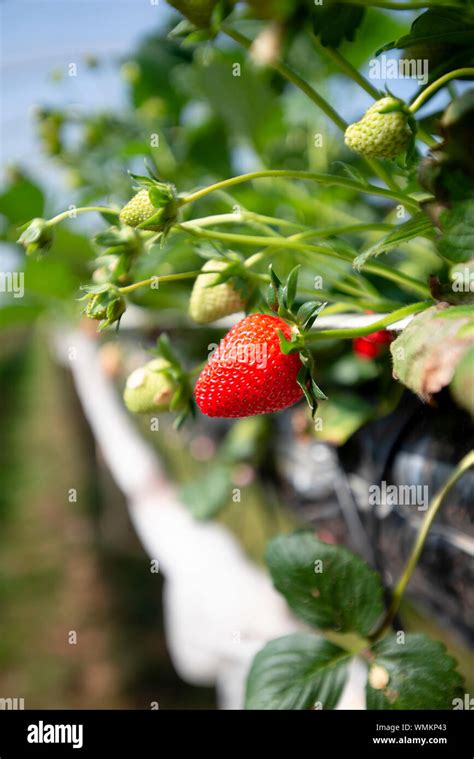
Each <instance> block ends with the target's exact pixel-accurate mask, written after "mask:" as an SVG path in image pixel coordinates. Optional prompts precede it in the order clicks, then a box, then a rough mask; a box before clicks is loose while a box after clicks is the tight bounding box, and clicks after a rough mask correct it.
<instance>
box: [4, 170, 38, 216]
mask: <svg viewBox="0 0 474 759" xmlns="http://www.w3.org/2000/svg"><path fill="white" fill-rule="evenodd" d="M0 213H1V214H3V215H4V216H6V218H7V219H8V221H9V222H10V223H11V224H21V223H24V222H25V221H27V220H28V219H32V218H33V217H38V216H42V215H43V213H44V196H43V193H42V191H41V190H40V188H39V187H38V186H37V185H35V184H33V182H31V181H30V180H29V179H27V178H26V177H21V178H20V179H19V180H18V181H17V182H14V183H12V184H11V185H10V187H8V189H7V190H6V191H5V192H4V193H2V194H1V195H0Z"/></svg>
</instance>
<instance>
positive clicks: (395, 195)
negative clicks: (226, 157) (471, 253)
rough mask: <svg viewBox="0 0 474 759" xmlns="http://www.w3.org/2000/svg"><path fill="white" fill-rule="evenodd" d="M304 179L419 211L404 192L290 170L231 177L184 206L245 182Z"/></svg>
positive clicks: (203, 190) (185, 199)
mask: <svg viewBox="0 0 474 759" xmlns="http://www.w3.org/2000/svg"><path fill="white" fill-rule="evenodd" d="M277 178H280V179H304V180H308V181H312V182H318V183H320V184H323V185H325V186H327V187H345V188H346V189H348V190H354V191H355V192H360V193H364V194H367V195H378V196H379V197H382V198H387V199H388V200H394V201H396V202H397V203H401V204H403V205H404V206H405V207H406V208H409V209H410V210H412V211H418V210H419V205H418V201H417V200H415V198H412V197H410V196H409V195H404V194H403V193H402V192H400V191H399V190H398V191H395V190H387V189H385V188H384V187H378V186H377V185H373V184H362V183H361V182H357V181H355V180H354V179H350V177H343V176H336V175H333V174H322V173H317V172H313V171H296V170H295V171H292V170H290V169H268V170H263V171H250V172H248V173H246V174H240V175H239V176H236V177H230V178H229V179H223V180H222V181H220V182H215V183H214V184H212V185H209V186H208V187H203V188H201V189H200V190H196V192H192V193H190V194H189V195H186V196H184V197H183V198H182V199H181V200H182V203H181V204H182V205H185V204H187V203H194V201H196V200H200V199H201V198H204V197H205V196H206V195H209V194H210V193H212V192H216V190H223V189H226V188H228V187H233V186H234V185H237V184H242V183H243V182H250V181H252V180H254V179H277Z"/></svg>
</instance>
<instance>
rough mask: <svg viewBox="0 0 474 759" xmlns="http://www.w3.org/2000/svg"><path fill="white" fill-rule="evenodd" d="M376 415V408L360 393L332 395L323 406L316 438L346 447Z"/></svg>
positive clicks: (319, 415) (319, 412) (320, 411)
mask: <svg viewBox="0 0 474 759" xmlns="http://www.w3.org/2000/svg"><path fill="white" fill-rule="evenodd" d="M373 414H374V407H373V406H372V405H371V404H370V403H369V402H368V401H366V400H365V399H364V398H363V397H362V396H361V395H359V394H358V393H351V392H350V391H348V392H339V393H331V397H330V398H329V400H328V401H327V403H323V404H321V407H320V409H319V411H318V419H320V420H321V425H320V428H319V427H318V426H316V436H317V438H318V439H319V440H324V441H326V442H328V443H331V444H332V445H344V443H346V442H347V440H349V438H350V437H351V436H352V435H353V434H354V433H355V432H357V430H358V429H360V428H361V427H362V425H364V424H365V423H366V422H367V421H368V420H369V419H370V418H371V417H372V416H373Z"/></svg>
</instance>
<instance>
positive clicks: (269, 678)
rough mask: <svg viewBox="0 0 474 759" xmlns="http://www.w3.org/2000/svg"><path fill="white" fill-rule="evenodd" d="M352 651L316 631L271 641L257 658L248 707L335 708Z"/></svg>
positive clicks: (268, 708) (246, 703) (247, 695)
mask: <svg viewBox="0 0 474 759" xmlns="http://www.w3.org/2000/svg"><path fill="white" fill-rule="evenodd" d="M349 658H350V655H349V654H348V653H347V652H346V651H344V650H343V649H342V648H339V646H335V645H334V644H333V643H330V642H329V641H327V640H325V638H323V637H321V636H319V635H314V634H312V633H294V634H293V635H285V636H284V637H283V638H277V639H276V640H272V641H270V643H267V645H266V646H265V648H263V649H262V650H261V651H259V653H258V654H257V655H256V657H255V659H254V660H253V664H252V668H251V670H250V673H249V676H248V680H247V691H246V696H245V708H246V709H264V710H302V709H310V708H311V707H314V706H315V705H317V708H322V709H334V707H335V706H336V704H337V702H338V700H339V698H340V696H341V693H342V689H343V687H344V683H345V681H346V677H347V664H348V661H349Z"/></svg>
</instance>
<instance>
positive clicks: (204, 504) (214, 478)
mask: <svg viewBox="0 0 474 759" xmlns="http://www.w3.org/2000/svg"><path fill="white" fill-rule="evenodd" d="M230 494H231V478H230V467H229V466H227V465H223V464H217V465H215V466H213V467H212V468H211V470H210V471H209V473H208V474H206V475H205V476H204V477H201V478H200V479H198V480H197V481H196V480H193V481H192V482H190V483H188V484H186V485H184V486H183V487H182V488H181V497H182V499H183V502H184V503H185V504H186V506H188V508H189V510H190V511H191V513H192V514H193V516H194V517H195V519H210V518H211V517H213V516H215V515H216V514H217V513H218V512H219V511H220V510H221V509H223V508H224V506H225V505H226V503H227V501H228V499H229V496H230Z"/></svg>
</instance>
